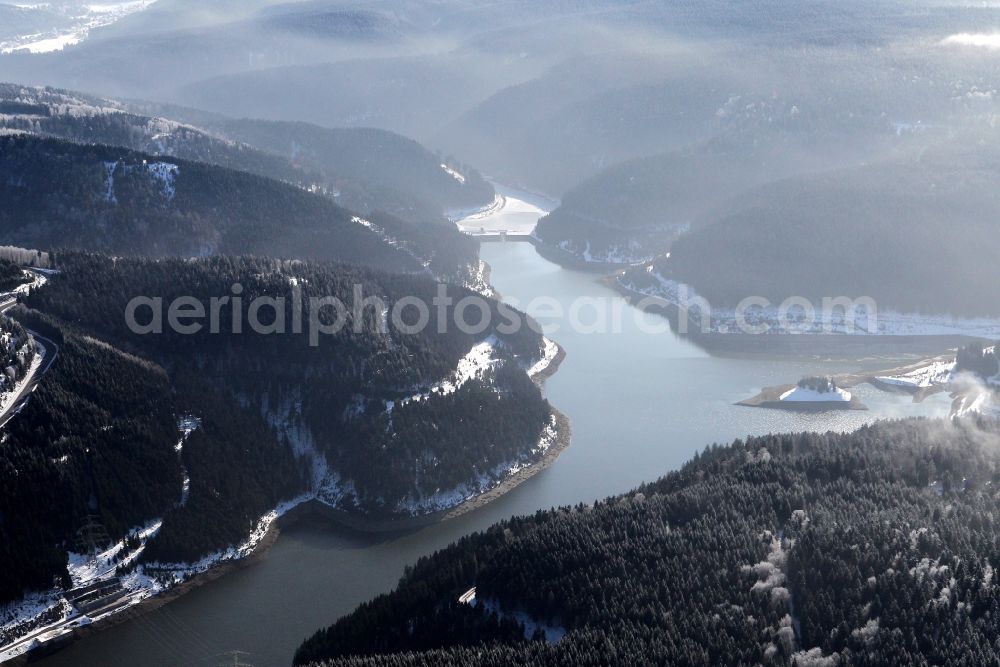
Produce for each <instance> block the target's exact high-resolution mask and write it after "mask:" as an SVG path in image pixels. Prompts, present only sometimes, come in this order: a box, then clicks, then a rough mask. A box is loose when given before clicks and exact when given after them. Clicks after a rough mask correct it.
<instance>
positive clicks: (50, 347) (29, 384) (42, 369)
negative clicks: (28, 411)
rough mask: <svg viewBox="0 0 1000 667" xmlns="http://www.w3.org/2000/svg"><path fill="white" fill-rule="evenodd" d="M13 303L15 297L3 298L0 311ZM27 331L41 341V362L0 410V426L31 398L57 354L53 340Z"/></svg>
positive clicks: (57, 349) (2, 311)
mask: <svg viewBox="0 0 1000 667" xmlns="http://www.w3.org/2000/svg"><path fill="white" fill-rule="evenodd" d="M15 305H17V298H16V297H7V298H5V299H3V300H2V301H0V313H6V312H7V311H8V310H10V309H11V308H13V307H14V306H15ZM28 333H30V334H31V336H32V337H33V338H34V339H35V340H37V341H39V342H41V344H42V345H43V346H44V356H43V359H42V364H41V366H39V367H38V368H37V369H36V370H35V372H34V373H33V374H32V375H31V376H30V377H29V378H28V379H27V381H26V382H22V383H21V388H20V389H19V390H18V392H17V396H16V397H15V398H14V400H13V402H11V404H10V405H9V406H8V407H7V409H5V410H3V411H2V412H0V428H3V427H4V426H6V425H7V422H9V421H10V420H11V418H12V417H13V416H14V415H16V414H17V413H18V412H20V411H21V408H23V407H24V406H25V405H26V404H27V402H28V400H29V399H30V398H31V394H32V393H33V392H34V391H35V389H36V388H37V387H38V383H39V382H41V380H42V376H44V375H45V374H46V373H47V372H48V370H49V368H51V367H52V364H53V362H55V360H56V357H58V356H59V346H58V345H56V344H55V342H53V341H52V340H50V339H48V338H46V337H45V336H42V335H41V334H39V333H38V332H37V331H32V330H31V329H28Z"/></svg>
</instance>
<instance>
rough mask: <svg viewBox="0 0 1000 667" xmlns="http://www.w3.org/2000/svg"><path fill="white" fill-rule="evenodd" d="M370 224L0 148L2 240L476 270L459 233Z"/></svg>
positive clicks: (219, 183)
mask: <svg viewBox="0 0 1000 667" xmlns="http://www.w3.org/2000/svg"><path fill="white" fill-rule="evenodd" d="M55 174H58V175H59V177H58V178H55V177H54V175H55ZM371 217H372V218H373V219H372V220H371V222H372V223H374V224H365V223H364V221H362V220H360V219H358V218H357V217H356V216H355V215H354V214H353V213H351V212H349V211H347V210H345V209H343V208H340V207H339V206H337V205H336V204H334V203H332V202H331V201H330V200H329V199H328V198H326V197H323V196H320V195H317V194H311V193H309V192H305V191H303V190H301V189H300V188H297V187H294V186H291V185H287V184H285V183H281V182H279V181H274V180H270V179H266V178H262V177H260V176H255V175H251V174H247V173H244V172H239V171H231V170H229V169H223V168H220V167H216V166H213V165H208V164H204V163H199V162H189V161H186V160H179V159H176V158H163V157H155V156H152V155H147V154H142V153H136V152H133V151H130V150H126V149H122V148H114V147H107V146H96V145H86V146H85V145H79V144H72V143H68V142H64V141H58V140H54V139H41V138H37V137H33V136H29V135H15V136H6V137H0V231H2V232H3V234H4V237H5V240H6V241H7V242H8V243H15V244H19V245H24V246H28V247H41V248H53V247H63V248H65V247H71V248H83V249H89V250H101V251H105V252H112V253H116V254H134V255H138V254H141V255H152V256H164V255H182V256H202V255H210V254H215V253H248V254H266V255H269V256H275V257H297V258H305V259H308V258H312V259H324V260H338V261H343V262H351V263H357V264H364V265H368V266H376V267H379V268H383V269H388V270H392V271H399V272H408V273H415V272H423V271H425V270H428V269H429V270H431V271H433V272H434V273H437V274H438V275H441V276H446V277H449V278H452V279H455V280H460V279H461V278H462V277H463V276H467V275H470V274H471V273H472V272H474V271H476V270H478V258H477V249H476V246H475V244H474V243H473V242H471V241H470V240H469V239H466V238H464V237H463V236H462V235H461V234H460V233H459V232H458V231H457V230H454V229H450V228H446V227H442V226H433V227H432V226H427V228H426V229H424V228H420V227H418V226H416V225H408V224H403V223H402V222H401V221H398V220H395V219H393V218H390V217H388V216H382V217H376V216H371Z"/></svg>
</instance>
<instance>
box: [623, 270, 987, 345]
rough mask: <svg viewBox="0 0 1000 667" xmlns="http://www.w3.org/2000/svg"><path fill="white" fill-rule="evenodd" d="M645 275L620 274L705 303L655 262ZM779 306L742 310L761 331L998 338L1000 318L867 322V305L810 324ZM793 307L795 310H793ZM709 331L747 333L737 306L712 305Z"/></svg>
mask: <svg viewBox="0 0 1000 667" xmlns="http://www.w3.org/2000/svg"><path fill="white" fill-rule="evenodd" d="M646 272H647V274H648V275H649V276H650V277H651V278H652V279H653V280H654V284H653V285H652V286H648V287H640V286H637V285H635V284H634V283H632V282H631V281H630V280H629V279H628V276H627V275H623V276H619V277H618V279H617V280H618V284H619V285H620V286H621V287H622V288H624V289H626V290H629V291H630V292H634V293H636V294H642V295H644V296H649V297H653V298H656V299H662V300H663V301H665V302H666V303H667V304H669V305H673V306H689V305H692V304H697V303H699V302H707V301H703V300H702V297H701V296H700V295H699V294H698V292H697V290H695V289H694V288H693V287H692V286H690V285H688V284H686V283H682V282H680V281H677V280H673V279H670V278H665V277H663V276H662V275H661V274H660V273H658V272H657V271H655V270H654V269H653V267H652V266H649V267H647V269H646ZM778 306H779V304H772V305H771V306H769V307H767V308H762V309H760V310H757V309H754V310H753V311H751V312H749V313H744V316H745V317H746V320H747V322H748V323H749V324H751V325H753V326H755V327H756V326H766V327H767V330H766V331H765V332H764V334H762V335H816V334H838V335H849V336H967V337H972V338H989V339H997V338H1000V318H993V317H977V318H962V317H954V316H952V315H948V314H937V315H934V314H925V313H901V312H897V311H893V310H882V309H878V310H877V311H876V313H875V317H874V318H872V319H874V323H872V324H869V314H868V313H867V311H866V310H865V309H864V308H863V307H858V308H857V309H856V310H855V317H854V320H853V322H852V321H851V319H849V318H847V317H845V313H844V312H843V310H842V309H840V308H836V309H834V310H833V312H831V313H829V314H827V315H826V316H824V314H823V312H822V310H821V309H819V308H817V309H816V313H815V317H814V318H811V319H810V320H809V321H806V322H791V321H782V320H781V318H780V316H779V308H778ZM794 312H795V311H794V310H793V311H792V313H794ZM690 316H691V324H690V326H691V327H700V326H701V325H702V321H701V316H700V315H699V314H698V312H697V311H696V310H694V309H692V311H691V313H690ZM705 333H719V334H730V333H734V334H739V333H744V332H743V329H742V328H741V326H740V321H739V319H738V318H737V313H736V310H735V309H733V308H712V309H711V317H710V320H709V322H708V327H707V329H706V330H705Z"/></svg>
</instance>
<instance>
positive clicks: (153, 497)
mask: <svg viewBox="0 0 1000 667" xmlns="http://www.w3.org/2000/svg"><path fill="white" fill-rule="evenodd" d="M15 317H16V318H17V319H18V320H19V321H21V322H23V323H24V324H25V325H27V326H29V327H31V328H33V329H35V330H38V331H39V332H42V333H44V335H45V336H46V337H47V338H50V339H52V340H54V341H55V343H56V345H58V350H49V351H48V353H49V354H54V353H56V352H58V355H59V356H58V358H57V359H56V361H55V363H53V365H52V367H51V369H50V370H49V371H48V372H47V373H46V374H45V376H44V380H43V381H42V382H41V383H40V384H39V385H38V389H37V390H36V391H35V392H34V394H33V395H32V398H31V400H30V401H28V403H27V404H26V406H25V407H24V408H23V409H22V410H21V411H20V413H18V415H17V416H16V418H14V419H12V420H10V421H9V422H8V423H7V425H6V426H5V436H4V445H5V447H4V456H3V457H2V460H0V477H2V479H3V484H2V485H0V487H2V490H0V516H2V517H3V519H4V520H3V522H2V523H0V533H2V535H3V538H4V539H3V540H2V546H0V563H2V566H3V568H4V571H5V572H6V573H7V574H6V575H5V576H4V578H3V587H2V589H0V600H3V601H10V600H14V599H17V598H19V597H20V596H21V595H23V594H24V593H25V592H26V591H30V590H47V589H49V588H51V587H52V586H53V582H54V580H55V581H56V583H57V584H58V585H61V586H64V587H66V586H68V585H69V579H68V576H69V575H68V572H67V562H68V559H67V551H74V552H77V553H80V552H82V551H83V549H84V548H85V547H86V545H85V544H81V543H80V535H79V533H78V531H79V530H80V529H81V527H82V526H83V525H84V524H85V523H86V522H87V521H88V520H89V519H96V520H97V521H98V522H99V523H100V525H102V526H103V527H104V528H105V529H106V531H107V538H108V539H109V540H110V541H111V542H116V541H118V540H120V539H123V538H125V537H126V536H129V535H132V534H133V533H134V531H135V529H136V528H138V527H141V526H143V525H148V524H149V522H151V521H154V520H157V519H160V518H162V519H163V525H162V528H161V529H160V532H159V533H158V534H157V535H156V537H155V538H154V539H153V541H152V542H151V543H150V544H149V545H148V547H147V552H146V557H147V558H152V559H157V558H160V559H164V560H184V559H188V560H191V559H196V558H198V557H200V556H202V555H204V554H206V553H210V552H212V551H216V550H219V549H223V548H225V547H228V546H230V545H233V544H237V543H240V542H242V541H243V540H244V539H245V538H246V535H247V533H248V531H249V530H250V528H252V527H253V526H254V525H255V524H256V522H257V521H258V519H259V518H260V516H261V515H262V514H263V513H265V512H267V511H269V510H270V509H271V508H273V507H274V505H275V504H277V503H278V501H280V500H282V499H285V498H289V497H291V496H293V495H295V494H296V493H300V492H301V490H302V489H303V488H304V487H305V485H306V469H305V467H304V466H303V465H302V464H301V462H299V461H297V460H296V458H295V456H294V454H293V452H292V450H291V448H290V447H289V446H288V444H287V443H285V442H282V441H280V440H279V439H278V438H277V436H276V435H275V434H274V432H273V431H272V430H271V429H270V428H269V426H268V425H267V424H266V422H264V420H263V419H262V418H261V417H260V416H259V415H256V414H254V413H253V411H250V410H245V409H243V408H241V406H240V405H239V404H238V403H237V402H236V401H235V399H234V398H233V397H232V396H231V395H229V394H227V393H225V392H223V391H221V390H220V389H219V388H215V387H209V386H205V383H204V382H203V381H201V379H200V378H198V379H195V378H190V377H189V376H185V375H184V374H183V373H180V374H175V373H172V374H171V375H170V376H169V377H168V374H167V372H166V371H165V370H164V369H163V368H162V367H161V366H159V365H157V364H155V363H153V362H151V361H149V360H147V359H144V358H142V357H139V356H136V355H134V354H129V353H126V352H124V351H122V350H120V349H118V348H115V347H113V346H111V345H109V344H108V343H106V342H104V341H102V340H98V339H95V338H93V337H91V336H89V335H86V334H83V333H81V332H80V331H78V330H77V329H75V328H74V327H72V326H70V325H67V324H65V323H63V322H60V321H58V320H55V319H52V318H49V317H47V316H44V315H42V314H40V313H38V312H37V311H32V310H26V309H20V310H18V311H15ZM194 411H196V414H197V415H199V417H200V418H201V428H200V429H199V431H198V432H196V433H197V434H192V436H191V437H190V438H188V440H187V446H186V447H185V449H184V450H183V452H182V453H181V454H180V455H178V452H177V451H176V450H175V446H176V445H177V443H178V440H179V438H180V434H179V432H178V427H177V419H178V416H179V415H181V414H188V413H190V412H194ZM182 466H183V468H182ZM182 471H183V474H184V475H186V476H187V477H189V479H190V480H191V483H190V489H189V490H188V491H187V492H186V495H185V494H184V493H182ZM262 471H267V474H261V473H262ZM182 497H183V498H184V500H183V502H181V499H182ZM26 499H30V500H28V501H26ZM108 545H109V543H100V544H97V546H98V547H100V548H104V547H107V546H108Z"/></svg>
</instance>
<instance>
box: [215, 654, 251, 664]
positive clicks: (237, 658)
mask: <svg viewBox="0 0 1000 667" xmlns="http://www.w3.org/2000/svg"><path fill="white" fill-rule="evenodd" d="M222 655H224V656H227V657H228V658H232V662H229V661H228V660H227V661H226V662H220V663H218V664H217V665H216V667H253V665H251V664H250V663H249V662H243V660H241V659H240V656H244V655H250V654H249V653H247V652H246V651H226V652H225V653H223V654H222Z"/></svg>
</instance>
